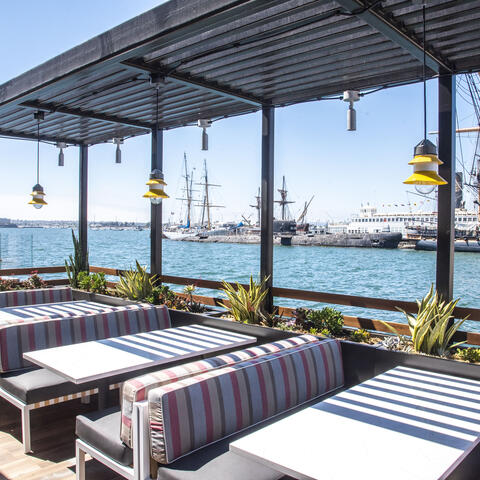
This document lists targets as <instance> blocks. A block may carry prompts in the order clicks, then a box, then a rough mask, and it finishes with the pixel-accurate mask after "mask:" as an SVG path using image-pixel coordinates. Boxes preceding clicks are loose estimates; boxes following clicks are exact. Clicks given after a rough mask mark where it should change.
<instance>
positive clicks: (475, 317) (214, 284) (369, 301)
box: [0, 266, 480, 345]
mask: <svg viewBox="0 0 480 480" xmlns="http://www.w3.org/2000/svg"><path fill="white" fill-rule="evenodd" d="M32 272H37V273H39V274H41V273H65V267H64V266H63V267H61V266H60V267H38V268H14V269H4V270H0V276H7V275H29V274H31V273H32ZM90 272H92V273H100V272H103V273H105V275H110V276H117V277H118V276H119V275H120V274H122V273H123V270H119V269H115V268H107V267H94V266H90ZM161 278H162V282H163V283H170V284H174V285H192V284H193V285H195V286H197V287H199V288H208V289H212V290H219V289H220V288H222V286H223V284H222V282H219V281H215V280H204V279H199V278H190V277H177V276H172V275H162V277H161ZM47 282H48V283H49V284H52V285H60V284H65V283H66V279H55V280H48V281H47ZM114 285H115V283H114V282H109V286H114ZM244 286H245V287H247V285H244ZM273 295H274V296H275V297H277V298H288V299H292V300H303V301H308V302H316V303H328V304H334V305H346V306H350V307H359V308H368V309H373V310H386V311H394V312H396V311H398V310H397V307H398V308H401V309H402V310H405V311H406V312H409V313H415V312H416V311H417V304H416V303H415V302H407V301H404V300H390V299H385V298H375V297H360V296H356V295H344V294H339V293H326V292H314V291H310V290H298V289H292V288H283V287H273ZM194 299H195V301H197V302H201V303H203V304H205V305H210V306H218V305H219V304H220V303H221V302H225V299H222V298H218V297H207V296H202V295H195V296H194ZM278 309H279V313H280V314H281V315H283V316H285V317H291V316H292V315H293V312H294V309H293V308H289V307H282V306H279V307H278ZM454 316H455V318H465V317H468V320H470V321H474V322H480V309H478V308H466V307H457V308H455V310H454ZM344 320H345V325H346V326H348V327H354V328H365V329H367V330H376V331H379V332H390V330H389V329H388V328H387V327H386V326H385V324H384V323H382V322H381V321H380V320H375V319H371V318H363V317H355V316H350V315H344ZM388 324H389V325H391V326H393V327H394V328H395V329H396V330H397V331H398V333H400V334H402V335H409V334H410V331H409V329H408V326H407V325H406V324H404V323H398V322H390V321H389V322H388ZM455 339H456V340H457V341H467V342H468V343H470V344H472V345H480V333H475V332H467V331H461V332H457V335H456V337H455Z"/></svg>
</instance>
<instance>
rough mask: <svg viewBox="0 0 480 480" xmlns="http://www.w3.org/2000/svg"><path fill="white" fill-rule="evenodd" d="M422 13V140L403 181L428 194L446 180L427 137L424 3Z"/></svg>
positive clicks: (433, 147) (434, 148)
mask: <svg viewBox="0 0 480 480" xmlns="http://www.w3.org/2000/svg"><path fill="white" fill-rule="evenodd" d="M422 15H423V140H422V141H421V142H420V143H418V144H417V145H416V146H415V149H414V152H413V160H411V161H410V162H408V164H409V165H413V174H412V175H410V176H409V177H408V178H407V179H406V180H405V181H404V182H403V183H405V184H407V185H415V190H417V191H418V192H419V193H421V194H423V195H428V194H429V193H432V192H433V191H434V190H435V187H436V186H437V185H446V184H447V181H446V180H445V179H443V178H442V177H441V176H440V175H439V174H438V166H439V165H442V163H443V162H442V161H441V160H440V159H439V158H438V156H437V147H436V146H435V145H434V144H433V143H432V142H431V141H430V140H428V139H427V76H426V72H425V70H426V58H425V57H426V51H425V35H426V28H425V25H426V21H425V17H426V15H425V3H424V4H423V7H422Z"/></svg>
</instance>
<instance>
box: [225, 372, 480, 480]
mask: <svg viewBox="0 0 480 480" xmlns="http://www.w3.org/2000/svg"><path fill="white" fill-rule="evenodd" d="M479 435H480V382H477V381H473V380H467V379H462V378H457V377H452V376H447V375H441V374H436V373H431V372H427V371H423V370H414V369H410V368H405V367H397V368H395V369H392V370H389V371H388V372H385V373H384V374H382V375H379V376H377V377H375V378H372V379H371V380H368V381H367V382H364V383H363V384H360V385H357V386H355V387H353V388H351V389H349V390H346V391H344V392H342V393H340V394H338V395H335V396H333V397H331V398H329V399H326V400H324V401H323V402H320V403H318V404H316V405H314V406H313V407H308V408H306V409H304V410H302V411H300V412H298V413H295V414H292V415H290V416H289V417H286V418H284V419H282V420H280V421H278V422H276V423H273V424H271V425H269V426H267V427H265V428H262V429H260V430H258V431H256V432H254V433H252V434H250V435H247V436H245V437H243V438H240V439H239V440H236V441H235V442H232V443H231V444H230V450H231V451H233V452H235V453H236V454H239V455H243V456H246V457H247V458H249V459H251V460H256V461H258V462H260V463H263V464H265V465H268V466H270V467H272V468H274V469H276V470H278V471H281V472H283V473H284V474H287V475H291V476H293V477H295V478H297V479H299V480H307V479H308V480H312V479H318V480H320V479H321V480H346V479H355V480H367V479H368V480H380V479H381V480H383V479H389V480H436V479H437V478H439V477H440V475H441V474H442V473H444V472H445V471H446V470H447V469H448V468H449V467H450V466H451V465H452V464H453V463H454V462H455V461H456V460H457V459H458V457H460V455H461V454H462V453H463V452H464V451H465V450H466V449H468V448H469V447H470V445H471V444H472V442H474V441H475V439H476V438H477V437H478V436H479Z"/></svg>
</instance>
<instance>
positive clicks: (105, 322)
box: [0, 288, 171, 452]
mask: <svg viewBox="0 0 480 480" xmlns="http://www.w3.org/2000/svg"><path fill="white" fill-rule="evenodd" d="M69 290H70V289H68V288H65V289H45V291H44V292H40V293H37V295H36V296H35V297H34V296H32V295H29V294H27V295H17V296H13V295H12V296H10V295H8V297H9V298H8V301H5V297H4V296H3V295H2V294H11V293H12V292H1V293H0V298H2V299H3V301H4V304H6V305H9V306H12V304H13V302H14V301H19V302H31V301H32V300H33V299H35V300H39V301H45V300H46V301H48V302H50V301H51V300H52V298H61V300H58V301H68V300H69V299H70V300H71V299H72V297H71V291H70V293H69ZM59 292H61V295H59ZM15 293H17V292H15ZM22 304H24V303H22ZM30 304H31V303H30ZM108 310H109V311H105V312H104V313H101V314H91V315H82V316H73V317H66V318H52V319H42V320H35V321H23V322H21V323H13V324H3V325H0V396H1V397H3V398H4V399H6V400H7V401H8V402H10V403H11V404H13V405H15V406H16V407H17V408H19V409H20V410H21V415H22V437H23V445H24V450H25V452H30V451H31V438H30V411H31V410H34V409H37V408H42V407H46V406H48V405H53V404H56V403H61V402H65V401H69V400H74V399H78V398H85V397H89V396H90V395H93V394H96V393H97V388H96V385H95V384H93V383H92V384H82V385H75V384H74V383H72V382H69V381H67V380H65V379H64V378H63V377H61V376H59V375H57V374H55V373H53V372H51V371H49V370H46V369H43V368H37V367H35V366H32V365H31V364H30V363H29V362H27V361H26V360H24V359H23V353H25V352H28V351H32V350H39V349H44V348H52V347H57V346H62V345H69V344H73V343H80V342H86V341H90V340H100V339H104V338H111V337H118V336H121V335H126V334H133V333H140V332H147V331H151V330H161V329H164V328H169V327H170V326H171V322H170V316H169V312H168V309H167V308H166V307H164V306H145V305H140V304H136V305H125V306H117V307H112V308H109V309H108ZM0 311H1V308H0ZM125 378H128V376H123V377H118V378H115V379H114V380H115V381H114V382H112V384H111V385H110V388H111V389H114V388H118V386H119V385H118V383H119V382H121V381H122V380H124V379H125Z"/></svg>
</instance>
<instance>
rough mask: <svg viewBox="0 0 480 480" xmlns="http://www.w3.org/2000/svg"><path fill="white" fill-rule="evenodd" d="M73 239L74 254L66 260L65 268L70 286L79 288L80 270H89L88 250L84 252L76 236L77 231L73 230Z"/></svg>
mask: <svg viewBox="0 0 480 480" xmlns="http://www.w3.org/2000/svg"><path fill="white" fill-rule="evenodd" d="M72 241H73V256H72V255H69V256H68V260H65V270H66V271H67V276H68V281H69V283H70V286H71V287H73V288H78V287H79V285H78V274H79V273H80V272H84V271H87V272H88V271H89V265H88V252H86V253H85V255H84V254H83V252H82V248H81V246H80V241H79V240H78V239H77V237H76V236H75V232H74V231H73V230H72Z"/></svg>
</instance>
